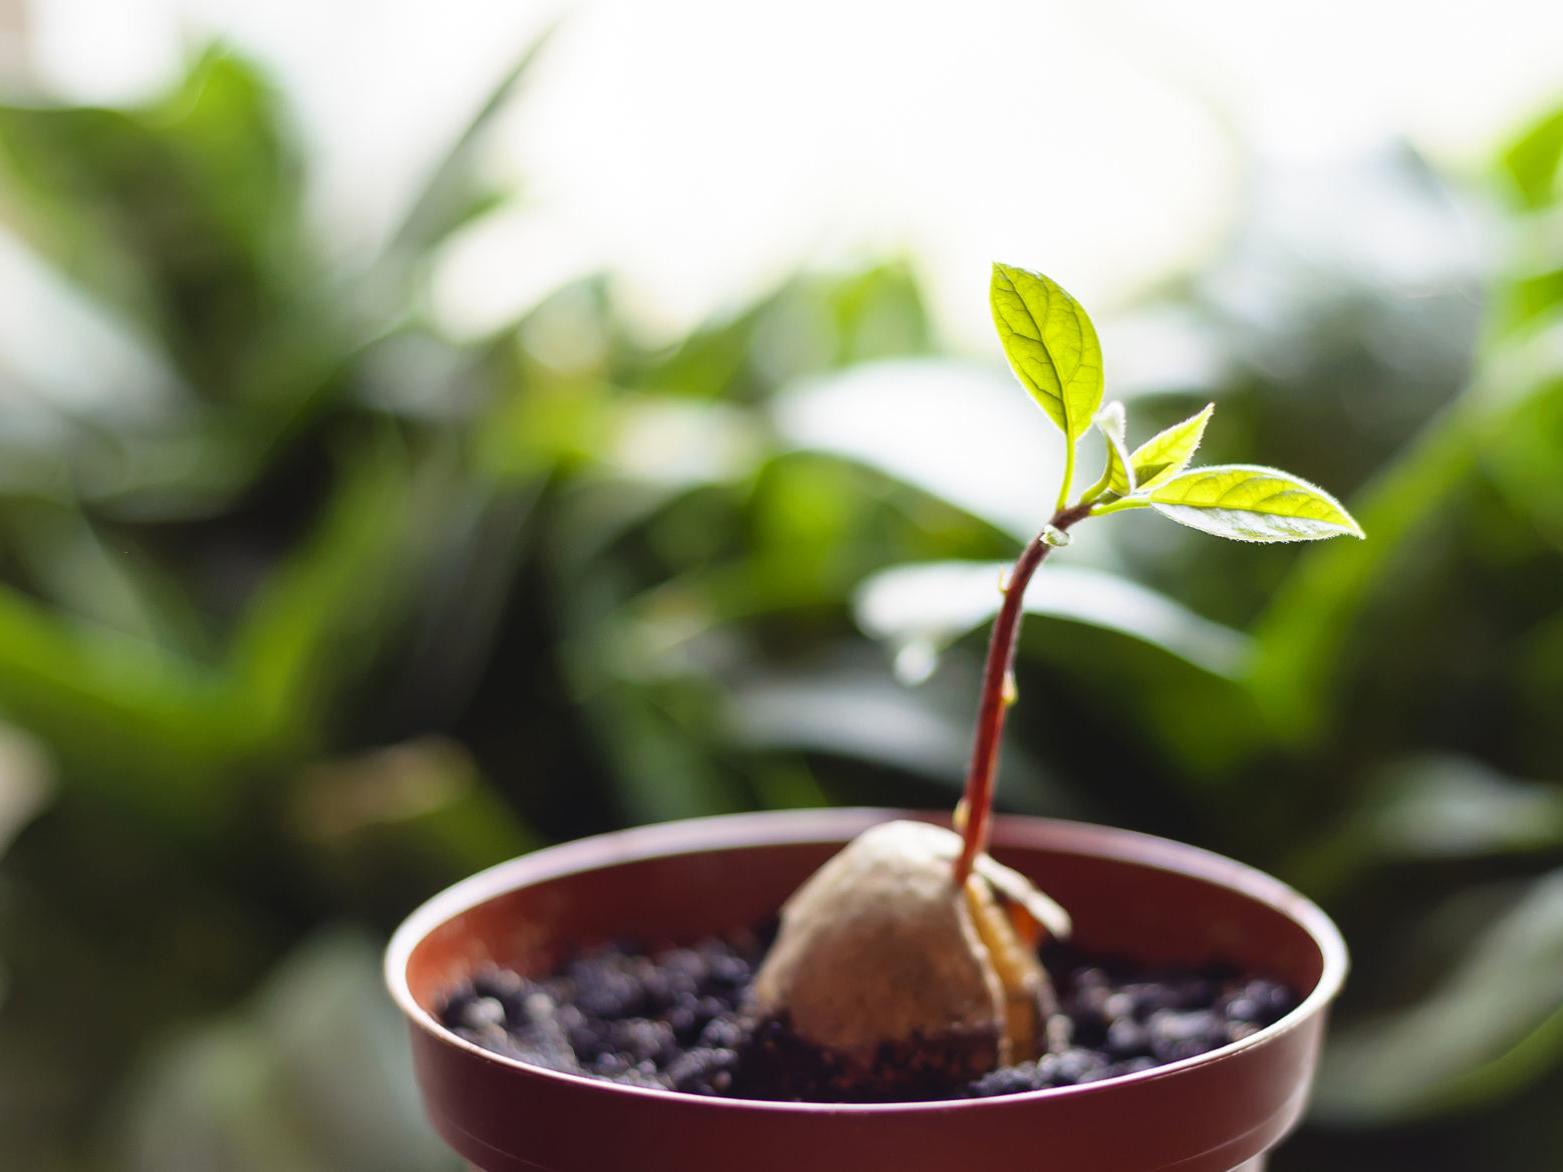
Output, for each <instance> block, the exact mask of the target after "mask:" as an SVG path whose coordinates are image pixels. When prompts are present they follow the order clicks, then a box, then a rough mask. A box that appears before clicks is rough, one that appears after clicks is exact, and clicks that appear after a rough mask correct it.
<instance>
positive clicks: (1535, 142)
mask: <svg viewBox="0 0 1563 1172" xmlns="http://www.w3.org/2000/svg"><path fill="white" fill-rule="evenodd" d="M1560 168H1563V110H1554V111H1552V112H1551V113H1549V114H1547V115H1546V116H1545V117H1543V118H1541V119H1540V120H1538V121H1537V122H1535V123H1534V124H1532V125H1531V126H1529V127H1527V128H1526V130H1525V132H1524V133H1523V134H1522V135H1520V137H1519V138H1518V139H1517V140H1515V141H1514V142H1513V143H1512V144H1510V146H1509V147H1508V149H1507V150H1505V151H1504V152H1503V157H1502V158H1501V159H1500V160H1499V169H1500V171H1501V172H1502V173H1503V175H1504V176H1505V177H1506V178H1507V179H1508V180H1509V182H1510V183H1512V184H1513V187H1514V196H1515V199H1516V202H1517V203H1518V204H1519V205H1520V207H1521V208H1523V209H1525V210H1526V211H1541V210H1542V209H1544V208H1547V207H1550V206H1551V205H1552V204H1553V202H1554V201H1555V200H1556V198H1557V190H1558V174H1559V170H1560Z"/></svg>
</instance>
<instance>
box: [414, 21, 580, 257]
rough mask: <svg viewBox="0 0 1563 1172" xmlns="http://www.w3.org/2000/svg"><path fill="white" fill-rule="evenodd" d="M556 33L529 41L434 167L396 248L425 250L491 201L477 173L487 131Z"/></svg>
mask: <svg viewBox="0 0 1563 1172" xmlns="http://www.w3.org/2000/svg"><path fill="white" fill-rule="evenodd" d="M553 34H554V29H553V28H552V27H550V28H547V29H545V30H544V31H543V33H542V34H541V35H540V36H538V37H537V38H536V39H534V40H533V41H532V43H531V44H530V45H528V46H527V48H526V51H525V52H523V53H522V54H521V57H520V58H519V59H518V60H517V61H516V63H515V64H514V65H512V66H511V67H510V69H508V70H507V71H506V72H505V75H504V76H503V77H502V78H500V80H499V82H498V84H497V85H495V86H494V88H493V90H492V91H491V92H490V93H489V96H488V98H487V99H486V100H485V101H484V103H483V105H482V106H481V107H479V109H478V111H477V113H476V114H474V115H473V117H472V120H471V121H470V122H468V123H467V126H466V129H464V130H463V131H462V133H461V135H460V136H459V137H458V138H457V139H456V141H455V142H454V143H452V144H451V147H450V149H449V150H448V151H446V152H445V155H444V157H442V158H441V159H440V161H439V162H438V163H437V164H436V165H435V166H434V168H433V170H431V171H430V173H429V176H428V178H427V179H425V180H424V183H423V187H422V189H421V190H420V191H419V192H418V193H417V195H416V196H415V197H414V198H413V199H412V201H411V202H410V203H409V205H408V210H407V214H406V215H405V216H404V217H403V219H402V222H401V224H400V225H399V226H398V227H397V229H396V232H395V234H394V235H393V237H392V243H391V248H392V250H393V251H395V252H400V253H403V254H412V255H419V254H422V253H424V252H426V251H427V250H428V249H429V248H431V247H433V246H434V245H436V244H438V243H439V242H440V241H442V240H444V239H445V238H446V237H447V236H449V235H450V234H451V233H452V232H454V231H455V230H456V229H458V228H460V227H461V226H462V225H463V224H464V223H466V222H467V221H468V220H470V219H472V218H473V216H474V215H475V214H477V213H478V212H479V211H481V210H483V209H484V208H485V207H488V206H491V204H492V200H493V199H494V198H495V196H494V192H493V191H491V190H489V189H487V188H485V187H483V186H482V185H481V184H480V183H479V180H478V178H477V175H476V172H477V170H478V164H479V156H480V154H481V149H482V146H483V140H484V134H485V132H486V131H487V130H488V128H489V127H490V126H491V125H492V124H493V122H494V119H495V118H496V117H497V116H498V115H499V114H500V113H501V112H502V111H503V110H504V109H505V108H506V106H507V105H509V103H510V101H511V100H512V99H513V98H514V97H515V96H516V93H517V91H519V90H520V89H521V88H522V85H523V83H524V82H525V80H526V78H527V77H528V75H530V74H531V72H532V69H533V67H534V66H535V65H536V64H537V61H538V58H539V57H541V56H542V55H543V53H544V51H545V50H546V49H547V48H548V46H549V44H550V43H551V42H552V40H553Z"/></svg>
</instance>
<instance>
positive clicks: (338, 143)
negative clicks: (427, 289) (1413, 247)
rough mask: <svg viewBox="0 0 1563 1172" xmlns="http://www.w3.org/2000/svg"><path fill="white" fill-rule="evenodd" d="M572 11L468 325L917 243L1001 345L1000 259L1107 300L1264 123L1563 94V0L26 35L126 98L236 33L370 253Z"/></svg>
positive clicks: (43, 75) (1505, 119) (1219, 205)
mask: <svg viewBox="0 0 1563 1172" xmlns="http://www.w3.org/2000/svg"><path fill="white" fill-rule="evenodd" d="M13 6H14V5H13ZM561 15H562V16H563V25H562V28H561V31H560V34H559V36H558V37H557V39H556V41H555V42H554V44H553V45H552V46H551V47H550V49H549V51H548V53H547V56H546V58H545V59H544V62H543V65H542V67H541V68H540V69H539V71H538V72H537V74H536V75H535V77H534V84H533V85H532V86H531V87H530V89H529V91H528V92H527V94H526V96H525V97H524V99H523V100H522V101H521V102H520V103H519V104H518V105H517V106H516V108H515V109H514V111H513V112H512V113H511V115H510V116H508V117H507V119H506V121H505V123H504V125H503V126H502V127H501V128H500V131H499V133H498V134H497V135H496V136H495V142H494V151H493V158H492V166H493V168H494V171H495V173H496V175H499V176H502V177H503V178H504V179H506V180H507V181H508V182H513V183H514V185H515V186H516V188H517V189H518V190H520V189H522V188H523V187H524V190H525V195H526V198H525V200H524V201H523V202H519V203H518V204H517V205H516V206H515V207H514V208H513V209H512V210H509V211H506V212H502V213H500V214H498V215H496V216H494V217H492V218H490V219H489V220H488V221H487V222H485V223H482V224H480V225H478V226H476V227H474V228H473V229H472V230H470V231H469V232H468V233H467V234H466V235H465V237H464V238H462V239H461V240H459V241H458V242H456V244H455V245H453V247H452V248H451V249H450V250H449V252H448V254H447V255H446V256H445V257H444V259H443V261H442V263H441V265H440V268H439V271H438V274H437V280H436V282H435V289H434V298H435V309H436V311H437V312H438V313H439V314H440V316H441V317H442V319H443V320H444V321H445V322H446V323H447V325H448V326H449V327H450V328H452V329H453V330H455V331H458V332H464V331H471V330H477V329H481V328H484V327H485V326H487V325H491V324H497V323H498V322H499V321H501V320H503V319H504V318H505V317H506V316H507V315H508V314H509V313H511V312H512V311H514V310H515V309H517V308H520V307H523V306H525V305H526V304H527V303H529V302H530V301H531V300H534V299H535V298H536V297H537V296H539V295H540V294H541V293H542V292H544V291H546V289H547V288H548V287H549V286H550V285H551V284H553V283H555V282H556V281H558V280H560V279H562V278H564V277H566V276H569V275H574V274H576V273H579V272H580V271H582V270H584V269H588V268H592V267H597V266H607V267H609V268H610V269H611V270H612V271H613V272H614V273H615V274H616V275H617V276H618V277H619V278H620V288H621V290H622V291H623V293H624V295H625V297H626V299H627V301H628V302H629V303H630V305H631V306H632V308H633V310H634V311H635V312H636V314H637V315H638V316H639V318H640V320H641V321H642V322H643V323H644V324H645V325H646V326H647V328H649V329H668V330H672V329H678V328H681V327H683V326H687V325H688V324H690V323H691V322H692V321H694V320H695V319H697V318H699V317H701V316H703V315H704V314H706V313H708V312H710V311H712V310H713V309H718V308H720V307H721V306H724V305H727V304H730V303H731V302H732V301H733V300H734V299H736V298H739V297H742V296H744V295H747V294H752V293H754V292H756V291H758V290H760V289H763V288H764V287H765V286H767V285H768V284H770V283H772V282H774V281H775V280H776V279H778V278H779V277H780V276H781V275H783V274H784V273H785V272H787V271H788V270H789V269H791V268H792V267H794V266H795V265H796V264H797V262H799V261H800V260H805V259H806V260H811V261H825V262H829V261H833V260H839V259H852V258H855V257H859V256H863V255H877V254H882V253H885V252H900V251H904V252H908V253H909V254H910V255H912V256H913V257H914V258H915V259H916V261H917V263H918V265H919V267H920V268H921V269H922V270H923V272H924V274H925V276H926V277H927V278H928V279H929V280H930V282H931V284H932V288H933V290H934V296H935V298H936V301H937V304H938V305H939V307H940V309H941V311H942V314H943V318H944V321H945V324H946V326H947V327H948V328H949V330H950V332H951V334H952V336H953V337H954V338H955V339H956V340H957V341H958V342H961V343H966V344H978V343H979V342H982V341H983V340H985V336H986V330H987V326H986V323H985V320H984V317H985V308H984V300H983V298H982V296H981V295H980V293H976V292H974V290H980V289H981V288H982V287H983V285H984V283H985V281H986V276H987V272H986V269H987V263H988V261H989V259H990V258H993V257H1004V258H1013V259H1015V260H1017V261H1020V262H1023V263H1028V264H1033V265H1036V266H1038V267H1045V268H1046V269H1047V271H1048V272H1050V273H1052V274H1055V275H1057V276H1058V277H1059V278H1060V279H1062V280H1064V282H1065V283H1066V284H1068V285H1069V286H1070V287H1071V288H1072V289H1073V290H1074V291H1075V292H1076V293H1077V294H1078V295H1080V296H1081V297H1082V298H1084V299H1086V300H1087V301H1088V303H1090V304H1092V305H1105V306H1107V307H1109V308H1110V307H1111V306H1112V305H1113V304H1116V303H1120V302H1122V301H1123V300H1124V299H1126V298H1127V297H1129V296H1130V295H1131V294H1132V293H1133V292H1134V291H1136V290H1137V289H1140V288H1143V287H1144V286H1146V285H1147V284H1149V283H1151V282H1154V281H1155V280H1156V279H1158V278H1159V277H1161V276H1164V275H1165V274H1167V273H1169V272H1174V271H1177V270H1178V269H1179V268H1180V267H1182V266H1185V265H1187V264H1188V263H1190V262H1192V261H1194V260H1196V259H1197V258H1198V257H1199V256H1200V255H1201V254H1202V253H1203V252H1204V251H1205V250H1207V249H1208V248H1209V247H1210V246H1211V245H1212V244H1213V243H1214V242H1216V241H1218V240H1219V239H1220V238H1221V234H1222V233H1223V231H1224V230H1225V229H1226V228H1227V226H1228V225H1229V223H1230V221H1231V217H1232V215H1233V213H1234V210H1235V208H1236V207H1238V206H1239V205H1240V203H1241V198H1242V191H1243V184H1244V182H1245V177H1246V166H1247V163H1246V160H1248V159H1249V158H1251V157H1252V155H1253V153H1254V152H1257V153H1258V154H1259V155H1260V156H1261V157H1265V158H1270V159H1276V158H1278V159H1281V160H1282V161H1285V162H1289V163H1302V164H1310V163H1313V162H1323V161H1328V160H1330V159H1333V158H1336V157H1339V156H1344V155H1351V154H1354V153H1359V152H1361V151H1363V150H1366V149H1370V148H1372V147H1374V146H1377V145H1380V144H1382V143H1383V142H1385V141H1386V140H1389V139H1391V138H1394V137H1397V136H1398V137H1403V138H1406V139H1409V140H1410V141H1411V142H1413V143H1414V144H1415V145H1416V146H1418V147H1419V148H1420V149H1422V150H1424V151H1425V152H1427V153H1428V154H1430V155H1431V156H1432V157H1434V158H1435V159H1436V160H1438V161H1439V162H1440V163H1442V164H1444V165H1446V166H1448V167H1451V168H1453V169H1455V170H1458V169H1460V168H1463V167H1470V166H1474V165H1476V164H1477V163H1478V162H1479V161H1480V160H1482V159H1483V158H1484V157H1485V152H1486V151H1488V150H1489V149H1490V147H1491V145H1492V144H1493V142H1494V141H1495V140H1496V138H1497V136H1498V135H1500V134H1502V133H1504V132H1506V131H1508V130H1509V129H1511V128H1512V127H1513V126H1514V125H1515V124H1516V123H1517V122H1518V121H1519V120H1521V119H1523V118H1524V117H1526V116H1528V115H1529V114H1531V113H1533V112H1534V111H1536V110H1538V109H1540V108H1541V107H1542V106H1543V105H1544V104H1545V103H1547V102H1548V101H1550V100H1555V99H1558V98H1560V97H1563V5H1559V4H1556V3H1540V2H1537V0H1486V2H1485V3H1483V4H1481V5H1476V4H1472V3H1468V2H1466V3H1435V2H1428V0H1420V2H1418V0H1394V2H1373V0H1359V2H1356V3H1350V4H1335V3H1326V2H1321V0H1313V2H1310V3H1294V2H1290V0H1286V2H1280V0H1274V2H1269V3H1255V2H1253V0H1178V2H1177V3H1153V2H1148V0H1147V2H1135V0H1094V2H1092V3H1075V4H1061V3H1052V2H1046V0H1018V2H1007V0H961V2H960V3H959V4H918V3H915V2H908V0H897V2H891V3H882V2H872V3H871V2H864V0H788V2H787V3H784V4H767V5H761V4H757V3H752V2H751V3H745V2H740V0H587V2H584V3H579V4H571V3H528V2H526V0H35V2H34V3H33V4H32V5H31V6H30V23H29V25H28V27H27V29H26V32H25V33H24V34H23V39H24V40H25V42H26V44H25V47H24V48H25V52H23V53H22V54H21V56H22V58H23V59H24V60H25V61H27V62H28V63H29V67H30V69H31V71H32V79H31V80H32V81H33V83H34V84H37V85H39V86H41V87H43V88H44V89H46V90H49V91H53V92H56V93H64V94H68V95H71V96H74V97H78V98H87V99H99V100H118V99H123V98H125V97H129V96H133V95H135V94H137V93H140V92H144V91H146V90H148V89H149V88H154V87H155V86H157V85H158V84H159V83H160V82H161V81H163V80H165V79H166V78H167V77H168V76H170V75H171V73H172V72H173V71H174V70H175V69H176V68H177V67H178V64H179V62H180V60H181V59H182V57H183V55H184V54H185V53H186V52H187V51H188V50H189V48H190V47H191V46H193V45H197V44H200V43H201V42H202V41H203V40H205V39H207V38H208V37H210V36H211V35H213V34H220V35H222V36H224V37H226V38H228V39H229V40H231V41H232V42H234V43H235V44H237V45H238V46H240V47H241V48H243V49H244V50H246V51H247V52H250V53H252V54H253V55H255V56H257V57H258V58H260V59H261V60H262V61H263V62H264V63H266V64H267V65H268V66H269V67H270V68H271V69H272V70H273V71H274V72H275V74H276V76H277V77H278V79H279V81H280V82H281V84H282V86H283V88H284V89H285V90H286V91H287V93H288V94H289V95H290V97H291V98H292V100H293V101H294V103H295V104H296V107H297V114H298V117H299V119H300V121H301V125H302V127H303V129H304V131H305V133H306V136H307V139H308V141H309V143H310V145H311V149H312V151H313V152H314V153H315V154H316V156H317V158H318V164H319V165H318V169H317V171H316V191H315V206H316V209H317V212H318V215H319V217H320V221H321V224H322V226H323V227H324V228H326V229H327V230H328V231H329V232H330V233H331V236H332V238H333V239H334V240H336V241H337V242H339V244H340V247H341V249H342V252H343V254H344V256H352V255H354V254H355V253H356V252H358V251H360V250H363V249H366V248H369V247H372V245H373V243H374V241H375V240H376V238H377V237H378V235H379V234H380V233H382V232H383V231H384V230H385V227H386V225H387V224H389V223H390V222H391V221H392V220H393V219H394V217H395V214H396V212H397V211H398V210H399V208H400V207H401V206H402V204H403V202H404V201H405V199H406V197H407V194H408V192H409V191H410V189H411V188H412V186H413V184H414V183H415V182H416V180H417V178H418V176H419V175H420V174H421V172H422V171H423V170H424V169H425V168H427V167H428V166H429V165H430V163H431V161H432V159H433V158H434V157H435V155H436V153H437V151H438V150H439V148H440V146H441V145H442V144H443V143H445V142H446V141H447V139H448V137H449V136H450V135H451V134H452V133H453V131H454V129H455V128H456V127H457V126H459V125H460V124H461V122H462V121H463V120H464V118H465V117H466V116H467V114H468V113H469V112H470V111H471V110H472V109H473V108H474V107H475V106H476V104H477V103H478V102H479V101H480V100H481V98H482V96H483V94H484V93H485V91H486V90H487V89H488V87H489V86H490V85H491V84H492V83H493V81H494V80H495V78H497V77H498V76H499V75H500V74H501V73H502V71H503V70H504V68H505V66H506V65H507V63H508V62H509V61H511V60H512V59H513V58H514V57H515V55H516V54H517V53H519V52H520V51H521V49H522V48H523V47H524V46H525V44H526V43H527V42H528V41H529V40H530V39H531V37H533V36H534V35H535V34H536V32H537V30H539V29H540V28H542V27H543V26H544V25H545V24H547V23H548V22H549V21H551V20H553V19H555V18H556V17H559V16H561ZM15 56H16V54H13V53H12V52H10V51H8V52H7V53H6V57H7V59H13V58H14V57H15Z"/></svg>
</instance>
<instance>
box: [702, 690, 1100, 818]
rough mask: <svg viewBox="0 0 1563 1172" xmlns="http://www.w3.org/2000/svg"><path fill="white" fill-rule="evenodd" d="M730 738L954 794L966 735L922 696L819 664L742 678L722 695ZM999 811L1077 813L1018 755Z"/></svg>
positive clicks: (1040, 770)
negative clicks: (847, 763)
mask: <svg viewBox="0 0 1563 1172" xmlns="http://www.w3.org/2000/svg"><path fill="white" fill-rule="evenodd" d="M727 718H728V721H729V722H730V725H731V729H732V732H733V735H734V736H735V737H736V738H737V740H738V741H739V742H740V743H741V744H743V745H745V746H748V747H750V748H755V749H784V750H791V751H794V752H800V751H801V752H809V753H822V754H826V755H828V756H832V757H843V758H849V759H852V760H856V761H861V762H867V763H870V764H874V765H883V766H890V767H892V768H895V769H899V770H901V771H903V772H905V773H907V774H910V775H912V776H914V777H919V778H923V779H925V780H927V781H931V782H933V783H935V784H937V785H940V786H944V787H947V788H949V789H950V790H951V791H952V792H959V790H960V787H961V785H962V784H963V782H964V780H965V777H966V760H967V757H968V755H969V753H970V751H971V728H970V726H969V725H968V724H967V723H966V722H965V721H964V720H961V719H958V718H957V717H956V716H955V715H953V713H952V706H951V705H948V704H942V703H939V702H937V701H936V699H935V698H934V697H932V696H930V695H929V694H927V693H926V692H925V691H923V690H917V691H912V690H909V689H907V688H901V687H897V686H896V684H895V683H894V681H893V680H891V679H890V677H889V676H888V675H887V674H886V673H885V672H882V671H874V670H871V669H864V668H856V667H852V666H850V665H845V666H844V665H840V664H835V665H828V666H826V667H823V668H820V669H817V670H813V671H800V672H792V673H776V674H767V675H761V676H757V677H755V678H753V679H750V680H746V681H743V682H742V683H740V684H738V685H737V686H735V687H734V688H732V689H731V690H730V692H729V694H728V711H727ZM1000 770H1001V781H1000V786H1001V788H1002V790H1003V793H1004V799H1005V801H1006V803H1007V804H1010V805H1012V806H1013V807H1014V808H1016V809H1020V810H1024V811H1026V812H1030V813H1042V812H1047V813H1051V814H1061V813H1078V812H1079V809H1078V806H1077V805H1076V804H1075V803H1074V802H1073V801H1072V799H1071V798H1070V797H1069V795H1068V794H1067V793H1066V792H1065V791H1063V790H1062V789H1061V787H1059V786H1058V785H1057V783H1056V782H1054V781H1053V780H1051V779H1050V778H1049V776H1048V774H1047V772H1046V769H1045V768H1044V767H1043V766H1042V765H1041V764H1040V763H1038V762H1037V761H1035V760H1034V759H1032V758H1031V757H1030V756H1029V755H1028V754H1027V753H1026V752H1025V751H1024V749H1023V748H1021V747H1020V746H1018V745H1011V746H1009V747H1007V748H1006V751H1005V753H1004V755H1003V757H1002V759H1001V764H1000Z"/></svg>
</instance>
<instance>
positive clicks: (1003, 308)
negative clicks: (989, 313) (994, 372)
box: [990, 264, 1102, 441]
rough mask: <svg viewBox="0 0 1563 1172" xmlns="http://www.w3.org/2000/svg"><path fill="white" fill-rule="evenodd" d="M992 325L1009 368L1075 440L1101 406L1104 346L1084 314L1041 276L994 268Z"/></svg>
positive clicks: (991, 294) (1068, 296)
mask: <svg viewBox="0 0 1563 1172" xmlns="http://www.w3.org/2000/svg"><path fill="white" fill-rule="evenodd" d="M990 300H991V302H992V305H993V324H994V326H995V327H997V329H998V331H999V339H1000V340H1001V341H1002V342H1003V343H1004V353H1005V356H1006V357H1007V358H1008V359H1009V364H1010V368H1011V369H1012V370H1014V372H1015V377H1016V378H1018V379H1020V381H1021V383H1022V385H1024V386H1025V388H1026V390H1028V391H1030V392H1031V397H1032V398H1034V399H1035V400H1036V401H1037V402H1038V403H1039V404H1041V406H1042V410H1044V411H1046V412H1047V413H1048V416H1049V417H1050V418H1051V419H1052V420H1053V422H1054V423H1056V424H1058V426H1059V427H1060V428H1062V429H1063V432H1064V434H1065V435H1066V436H1068V437H1069V439H1070V440H1071V441H1074V440H1077V439H1079V438H1080V437H1081V436H1082V435H1084V434H1085V433H1086V431H1087V430H1088V429H1089V428H1090V426H1091V420H1092V419H1093V418H1094V417H1095V415H1096V411H1097V408H1099V407H1100V406H1101V405H1102V347H1101V344H1100V343H1099V342H1098V341H1097V340H1096V327H1095V326H1093V325H1092V324H1091V319H1090V318H1089V317H1088V316H1086V312H1085V310H1084V309H1082V308H1080V303H1079V302H1077V301H1076V300H1075V299H1074V298H1073V297H1071V296H1070V295H1069V294H1068V293H1066V292H1064V290H1063V289H1062V288H1060V287H1059V286H1058V285H1056V284H1054V283H1053V282H1052V281H1050V280H1048V278H1046V277H1044V276H1043V275H1042V274H1041V273H1033V272H1030V271H1029V270H1027V269H1021V268H1015V267H1014V266H1013V265H1003V264H995V265H994V266H993V283H992V286H991V291H990Z"/></svg>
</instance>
